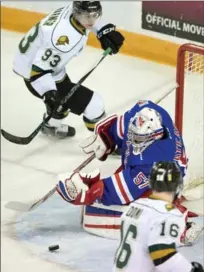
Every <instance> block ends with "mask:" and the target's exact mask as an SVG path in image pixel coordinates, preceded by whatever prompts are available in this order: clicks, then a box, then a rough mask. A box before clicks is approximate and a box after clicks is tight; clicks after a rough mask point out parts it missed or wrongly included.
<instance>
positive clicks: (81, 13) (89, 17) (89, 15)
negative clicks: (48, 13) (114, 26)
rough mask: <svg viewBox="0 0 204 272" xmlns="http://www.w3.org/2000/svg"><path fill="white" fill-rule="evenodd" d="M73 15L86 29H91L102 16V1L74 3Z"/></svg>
mask: <svg viewBox="0 0 204 272" xmlns="http://www.w3.org/2000/svg"><path fill="white" fill-rule="evenodd" d="M73 15H74V17H75V18H76V20H77V21H79V23H80V24H81V25H83V26H84V27H91V26H92V25H93V24H94V23H95V21H96V20H97V19H98V18H99V17H100V16H101V15H102V6H101V3H100V1H73Z"/></svg>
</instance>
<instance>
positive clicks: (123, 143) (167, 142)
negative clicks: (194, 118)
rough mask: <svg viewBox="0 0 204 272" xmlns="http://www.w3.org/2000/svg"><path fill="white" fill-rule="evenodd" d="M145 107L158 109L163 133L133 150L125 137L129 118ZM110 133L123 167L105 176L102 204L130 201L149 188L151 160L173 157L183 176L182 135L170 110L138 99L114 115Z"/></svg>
mask: <svg viewBox="0 0 204 272" xmlns="http://www.w3.org/2000/svg"><path fill="white" fill-rule="evenodd" d="M144 107H148V108H152V109H154V110H156V111H157V112H159V113H160V115H161V117H162V125H163V127H164V131H165V137H163V138H162V139H160V140H157V141H154V142H153V143H152V144H151V145H150V146H148V147H147V148H146V149H145V150H144V151H143V152H142V153H140V154H138V155H134V154H133V147H132V144H131V142H130V140H129V139H128V126H129V122H130V119H131V118H132V117H134V116H135V114H136V113H137V112H139V111H141V110H142V109H143V108H144ZM109 134H110V136H111V138H112V139H113V141H114V142H115V143H116V145H117V146H118V147H119V148H121V150H122V170H121V171H119V172H118V173H115V174H113V175H112V176H110V177H107V178H105V179H104V194H103V197H102V199H101V201H102V203H103V204H104V205H114V204H115V205H123V204H127V203H130V202H132V201H134V200H136V199H138V198H139V197H140V196H142V195H143V194H144V193H145V192H146V191H147V190H149V189H150V188H149V183H148V177H149V174H150V170H151V168H152V165H153V163H154V162H158V161H175V162H176V163H177V164H178V166H179V167H180V169H181V172H182V175H183V176H185V172H186V168H187V158H186V155H185V147H184V143H183V139H182V137H181V135H180V133H179V131H178V129H177V128H176V127H175V126H174V123H173V121H172V119H171V117H170V116H169V114H168V113H167V112H166V111H165V110H164V109H163V108H162V107H160V106H158V105H157V104H155V103H153V102H151V101H139V102H138V103H137V104H136V105H135V106H134V107H133V108H132V109H131V110H129V111H127V112H126V113H125V114H124V115H122V116H120V117H118V118H117V120H116V121H115V122H113V124H112V125H111V127H110V129H109Z"/></svg>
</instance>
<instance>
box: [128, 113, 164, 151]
mask: <svg viewBox="0 0 204 272" xmlns="http://www.w3.org/2000/svg"><path fill="white" fill-rule="evenodd" d="M163 134H164V129H163V127H162V118H161V116H160V114H159V113H158V112H157V111H155V110H153V109H151V108H144V109H142V110H141V111H140V112H137V113H136V115H135V116H134V117H133V118H131V120H130V123H129V127H128V140H129V141H131V143H132V147H133V154H134V155H138V154H140V153H142V152H143V151H144V150H145V149H146V148H147V147H148V146H149V145H151V144H152V143H153V142H154V141H156V140H159V139H161V138H162V137H163Z"/></svg>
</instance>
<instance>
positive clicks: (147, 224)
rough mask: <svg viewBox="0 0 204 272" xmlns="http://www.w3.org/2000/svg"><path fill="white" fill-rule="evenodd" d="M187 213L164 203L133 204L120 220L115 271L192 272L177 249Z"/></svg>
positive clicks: (157, 201) (138, 201)
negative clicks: (119, 236) (119, 237)
mask: <svg viewBox="0 0 204 272" xmlns="http://www.w3.org/2000/svg"><path fill="white" fill-rule="evenodd" d="M184 230H185V214H182V213H181V212H180V211H179V210H178V209H174V208H173V207H172V206H169V204H168V203H167V202H165V201H163V200H155V199H149V198H143V199H138V200H136V201H135V202H133V203H132V204H131V205H130V206H129V209H128V210H127V212H125V213H124V214H123V215H122V218H121V241H120V245H119V247H118V249H117V252H116V255H115V261H114V269H113V271H114V272H153V271H155V272H156V271H160V272H163V271H165V272H170V271H172V272H175V271H179V272H190V271H191V268H192V265H191V263H190V262H189V261H188V260H186V259H185V258H184V257H183V256H182V255H181V254H180V253H178V252H177V250H176V248H177V246H178V245H179V244H180V238H181V235H182V234H183V233H184Z"/></svg>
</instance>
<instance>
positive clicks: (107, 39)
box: [97, 24, 125, 54]
mask: <svg viewBox="0 0 204 272" xmlns="http://www.w3.org/2000/svg"><path fill="white" fill-rule="evenodd" d="M115 28H116V27H115V26H114V25H113V24H107V25H105V26H104V27H102V28H101V29H100V30H99V31H98V32H97V38H98V39H99V41H100V43H101V47H102V48H103V49H104V50H106V49H108V48H109V47H110V48H111V50H112V52H111V54H117V53H118V51H119V50H120V47H121V46H122V45H123V42H124V40H125V38H124V37H123V35H122V34H121V33H120V32H118V31H116V30H115Z"/></svg>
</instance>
